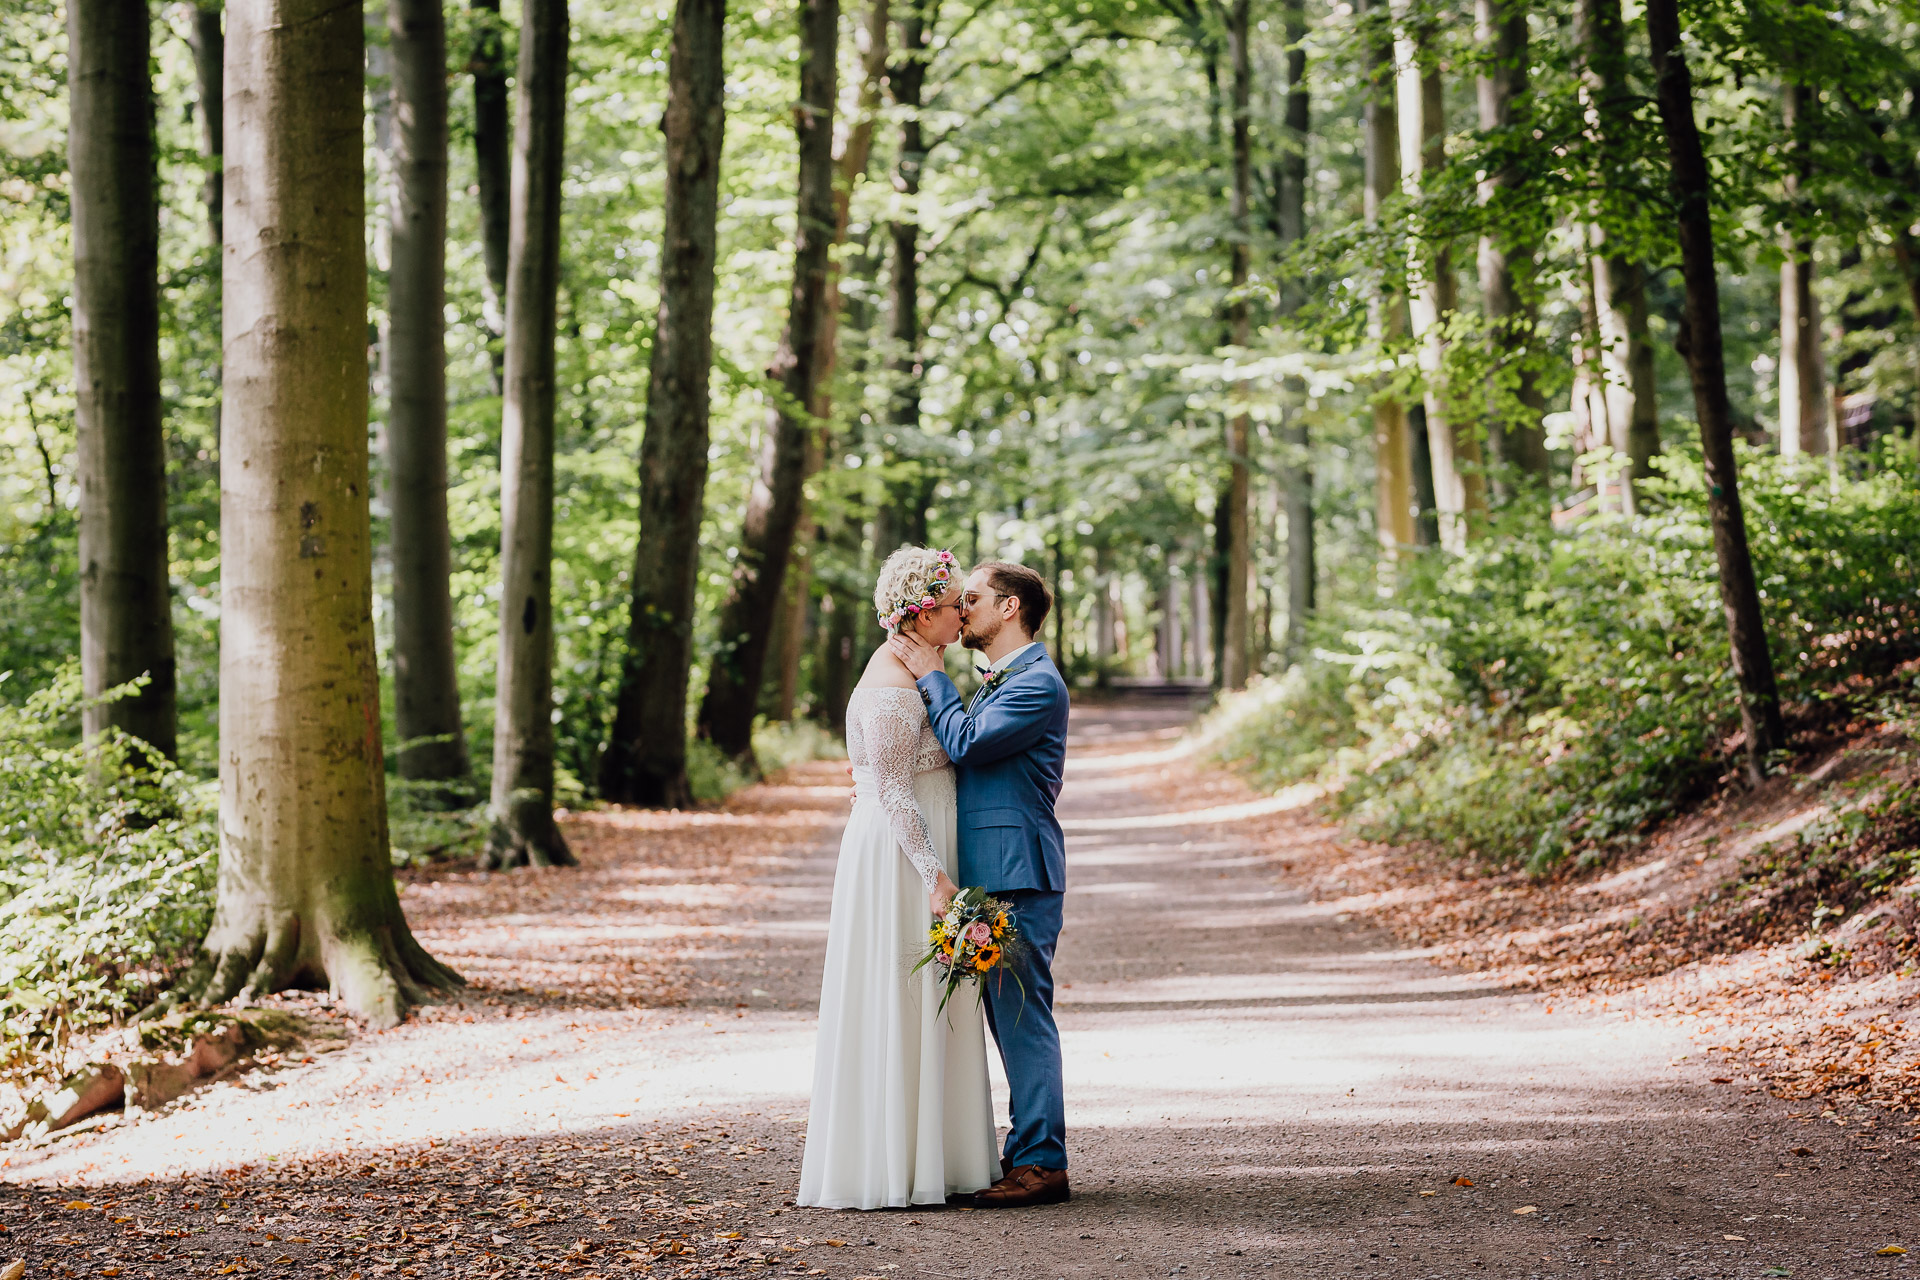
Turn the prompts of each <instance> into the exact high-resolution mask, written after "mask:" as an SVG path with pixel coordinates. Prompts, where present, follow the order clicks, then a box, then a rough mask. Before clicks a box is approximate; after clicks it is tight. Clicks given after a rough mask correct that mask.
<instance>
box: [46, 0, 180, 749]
mask: <svg viewBox="0 0 1920 1280" xmlns="http://www.w3.org/2000/svg"><path fill="white" fill-rule="evenodd" d="M150 30H151V29H150V26H149V23H148V17H147V6H146V5H145V3H143V2H139V0H69V3H68V6H67V40H68V50H69V52H68V58H69V63H68V77H67V84H68V87H69V91H70V93H71V94H72V98H71V104H70V114H69V128H68V134H67V157H68V164H69V166H70V170H71V173H72V184H73V185H72V217H73V221H72V230H73V386H74V433H75V436H76V439H77V449H76V453H77V463H78V470H79V480H80V669H81V675H82V679H83V682H84V685H85V688H86V693H87V697H88V698H90V699H91V698H97V697H99V696H100V695H101V694H103V693H105V692H106V691H108V690H109V689H113V688H116V687H118V686H120V685H122V684H125V683H126V682H127V681H129V680H135V679H138V678H139V677H141V676H145V677H147V684H146V686H145V687H144V688H142V689H140V690H139V691H138V692H137V693H135V694H133V695H132V696H129V697H126V698H122V699H120V700H118V701H116V702H112V703H105V704H102V703H94V704H92V705H89V706H88V707H87V709H86V711H85V712H84V713H83V720H84V728H85V731H86V733H87V735H88V736H89V737H92V736H93V735H95V734H99V733H103V732H105V731H106V730H107V729H109V728H119V729H122V730H125V731H126V732H127V733H130V734H132V735H133V736H134V737H136V738H139V739H140V740H141V741H143V742H145V743H146V744H147V745H148V746H150V747H151V748H153V750H154V751H156V752H158V753H159V754H160V755H162V756H165V757H167V758H168V759H171V758H172V757H173V754H174V751H175V747H176V745H177V744H176V740H175V734H176V718H175V707H174V656H173V592H172V589H171V587H170V584H169V582H168V576H167V458H166V442H165V438H164V436H163V433H162V426H161V408H160V285H159V272H160V257H159V244H160V221H159V209H158V205H157V201H156V196H155V191H156V186H157V183H156V179H155V173H154V138H153V82H152V80H151V78H150V72H149V70H148V59H149V57H150V55H151V34H150Z"/></svg>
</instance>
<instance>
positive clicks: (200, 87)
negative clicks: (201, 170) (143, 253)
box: [187, 0, 226, 254]
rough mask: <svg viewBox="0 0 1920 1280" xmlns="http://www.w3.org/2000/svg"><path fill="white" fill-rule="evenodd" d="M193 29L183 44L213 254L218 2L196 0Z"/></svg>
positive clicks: (219, 137) (219, 146)
mask: <svg viewBox="0 0 1920 1280" xmlns="http://www.w3.org/2000/svg"><path fill="white" fill-rule="evenodd" d="M192 22H193V25H192V26H191V27H189V28H188V29H187V44H188V46H189V47H190V48H192V50H193V80H194V86H195V89H196V92H197V95H198V97H199V104H198V115H199V117H200V158H201V159H202V160H204V161H205V162H206V165H207V180H206V183H205V184H204V185H203V186H202V187H201V188H200V198H201V200H202V201H203V202H205V204H206V206H207V231H208V239H209V241H210V243H211V244H212V245H213V251H214V253H216V254H218V253H219V252H220V239H221V227H220V201H221V180H222V174H221V172H220V163H221V162H220V156H221V153H222V152H223V151H225V150H226V142H225V140H224V137H223V134H222V130H221V106H220V103H221V100H222V98H224V97H225V91H224V90H223V89H222V88H221V85H220V75H221V70H220V64H221V62H222V61H223V60H224V59H225V57H226V37H224V36H223V35H222V34H221V32H220V0H199V3H197V4H195V5H194V9H193V14H192Z"/></svg>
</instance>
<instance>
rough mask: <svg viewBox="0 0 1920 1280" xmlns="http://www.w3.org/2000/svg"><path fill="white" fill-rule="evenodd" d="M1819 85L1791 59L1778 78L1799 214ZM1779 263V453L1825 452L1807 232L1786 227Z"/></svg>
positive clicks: (1791, 193) (1789, 186) (1789, 184)
mask: <svg viewBox="0 0 1920 1280" xmlns="http://www.w3.org/2000/svg"><path fill="white" fill-rule="evenodd" d="M1818 92H1819V90H1818V88H1817V87H1816V86H1814V85H1810V84H1807V83H1806V82H1805V80H1804V79H1803V73H1801V72H1800V71H1799V70H1798V69H1797V68H1796V67H1795V66H1793V65H1792V63H1791V60H1790V61H1789V65H1788V67H1787V68H1786V71H1785V73H1784V74H1783V76H1782V78H1781V83H1780V115H1781V124H1782V126H1783V132H1784V133H1785V135H1786V146H1787V150H1788V153H1789V156H1790V162H1789V164H1788V167H1787V174H1786V193H1785V194H1786V197H1787V202H1788V204H1789V205H1791V206H1794V207H1795V208H1796V210H1797V211H1798V212H1799V213H1800V215H1801V217H1802V218H1803V219H1804V218H1805V216H1806V213H1807V210H1806V207H1805V206H1806V198H1805V195H1804V189H1805V187H1806V184H1807V181H1808V179H1809V178H1810V177H1811V176H1812V162H1811V159H1810V157H1809V156H1808V155H1807V138H1808V134H1809V132H1810V131H1809V130H1808V128H1807V123H1806V117H1807V114H1808V110H1809V108H1810V107H1811V106H1812V105H1813V103H1814V101H1815V100H1816V95H1817V94H1818ZM1781 248H1782V249H1783V250H1784V251H1785V258H1784V260H1783V261H1782V262H1781V263H1780V368H1779V384H1780V386H1779V394H1780V452H1781V453H1783V454H1786V455H1788V456H1790V457H1791V456H1794V455H1798V454H1803V453H1805V454H1824V453H1828V452H1831V450H1829V448H1828V441H1827V419H1828V416H1829V415H1828V412H1827V410H1828V403H1827V402H1828V396H1827V371H1826V360H1825V358H1824V354H1823V353H1822V351H1821V349H1820V348H1821V342H1820V337H1821V334H1820V304H1819V302H1818V301H1817V300H1816V299H1815V298H1814V294H1813V236H1812V234H1811V233H1809V232H1808V231H1807V230H1806V229H1805V228H1804V227H1795V228H1791V229H1789V230H1788V232H1787V234H1786V235H1785V237H1784V238H1783V242H1782V244H1781Z"/></svg>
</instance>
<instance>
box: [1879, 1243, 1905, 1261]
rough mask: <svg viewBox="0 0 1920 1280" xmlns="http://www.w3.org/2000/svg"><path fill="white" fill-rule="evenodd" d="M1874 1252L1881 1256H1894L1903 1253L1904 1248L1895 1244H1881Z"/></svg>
mask: <svg viewBox="0 0 1920 1280" xmlns="http://www.w3.org/2000/svg"><path fill="white" fill-rule="evenodd" d="M1874 1252H1875V1253H1877V1254H1879V1255H1880V1256H1881V1257H1883V1258H1895V1257H1898V1256H1899V1255H1901V1254H1903V1253H1905V1252H1906V1250H1905V1249H1902V1248H1901V1247H1900V1246H1899V1245H1897V1244H1883V1245H1881V1246H1880V1247H1879V1248H1878V1249H1875V1250H1874Z"/></svg>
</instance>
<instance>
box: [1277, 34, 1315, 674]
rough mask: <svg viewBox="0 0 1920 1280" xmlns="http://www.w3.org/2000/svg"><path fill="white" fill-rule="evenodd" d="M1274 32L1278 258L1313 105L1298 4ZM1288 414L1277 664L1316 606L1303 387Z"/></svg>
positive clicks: (1287, 308) (1288, 309)
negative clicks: (1282, 75)
mask: <svg viewBox="0 0 1920 1280" xmlns="http://www.w3.org/2000/svg"><path fill="white" fill-rule="evenodd" d="M1280 13H1281V29H1282V33H1283V36H1284V38H1285V40H1286V42H1287V47H1286V67H1287V94H1286V110H1285V113H1284V115H1283V117H1282V124H1281V133H1280V145H1281V152H1280V162H1279V164H1278V165H1277V166H1276V168H1277V170H1278V173H1277V177H1278V179H1279V180H1278V182H1276V183H1275V191H1274V196H1275V201H1274V203H1275V210H1274V223H1275V227H1274V230H1275V231H1276V232H1277V233H1278V234H1277V239H1278V240H1279V242H1280V245H1281V247H1282V248H1283V250H1285V251H1287V252H1289V253H1292V252H1296V251H1297V250H1298V249H1299V247H1300V245H1301V243H1302V242H1303V241H1304V240H1305V239H1306V235H1307V127H1308V124H1309V121H1310V117H1311V112H1312V107H1313V101H1312V93H1311V90H1310V89H1309V88H1308V86H1307V46H1306V39H1307V13H1306V5H1305V4H1304V3H1303V0H1286V3H1285V4H1283V5H1282V6H1281V10H1280ZM1281 269H1282V271H1283V273H1284V274H1283V276H1282V279H1281V282H1280V312H1281V315H1282V316H1283V317H1292V316H1294V315H1296V314H1297V313H1298V311H1299V309H1300V304H1301V301H1302V297H1303V294H1304V292H1305V290H1304V289H1303V288H1302V287H1301V283H1300V280H1299V276H1298V273H1299V267H1298V265H1297V264H1294V263H1286V264H1283V266H1282V268H1281ZM1285 389H1286V392H1287V402H1288V404H1287V407H1288V409H1289V410H1290V413H1289V415H1288V417H1287V419H1286V421H1285V422H1284V424H1283V425H1282V427H1281V430H1280V440H1281V443H1282V445H1284V446H1285V448H1286V451H1287V453H1286V456H1285V457H1284V458H1283V459H1282V462H1281V469H1280V483H1281V488H1282V499H1281V501H1282V509H1283V510H1284V511H1285V512H1286V517H1287V638H1286V644H1285V657H1286V660H1287V662H1288V663H1289V664H1291V663H1293V662H1294V661H1296V660H1298V658H1299V656H1300V654H1301V652H1302V650H1303V649H1304V647H1305V645H1306V638H1307V637H1306V627H1307V622H1308V620H1309V619H1310V618H1311V617H1312V616H1313V612H1314V608H1315V606H1316V604H1317V596H1318V586H1319V576H1320V570H1319V565H1318V562H1317V560H1316V557H1315V555H1314V530H1313V440H1312V437H1311V436H1310V435H1309V433H1308V430H1307V414H1306V408H1307V404H1306V401H1307V386H1306V382H1305V380H1304V379H1301V378H1298V377H1295V378H1290V379H1288V380H1287V384H1286V388H1285Z"/></svg>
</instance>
